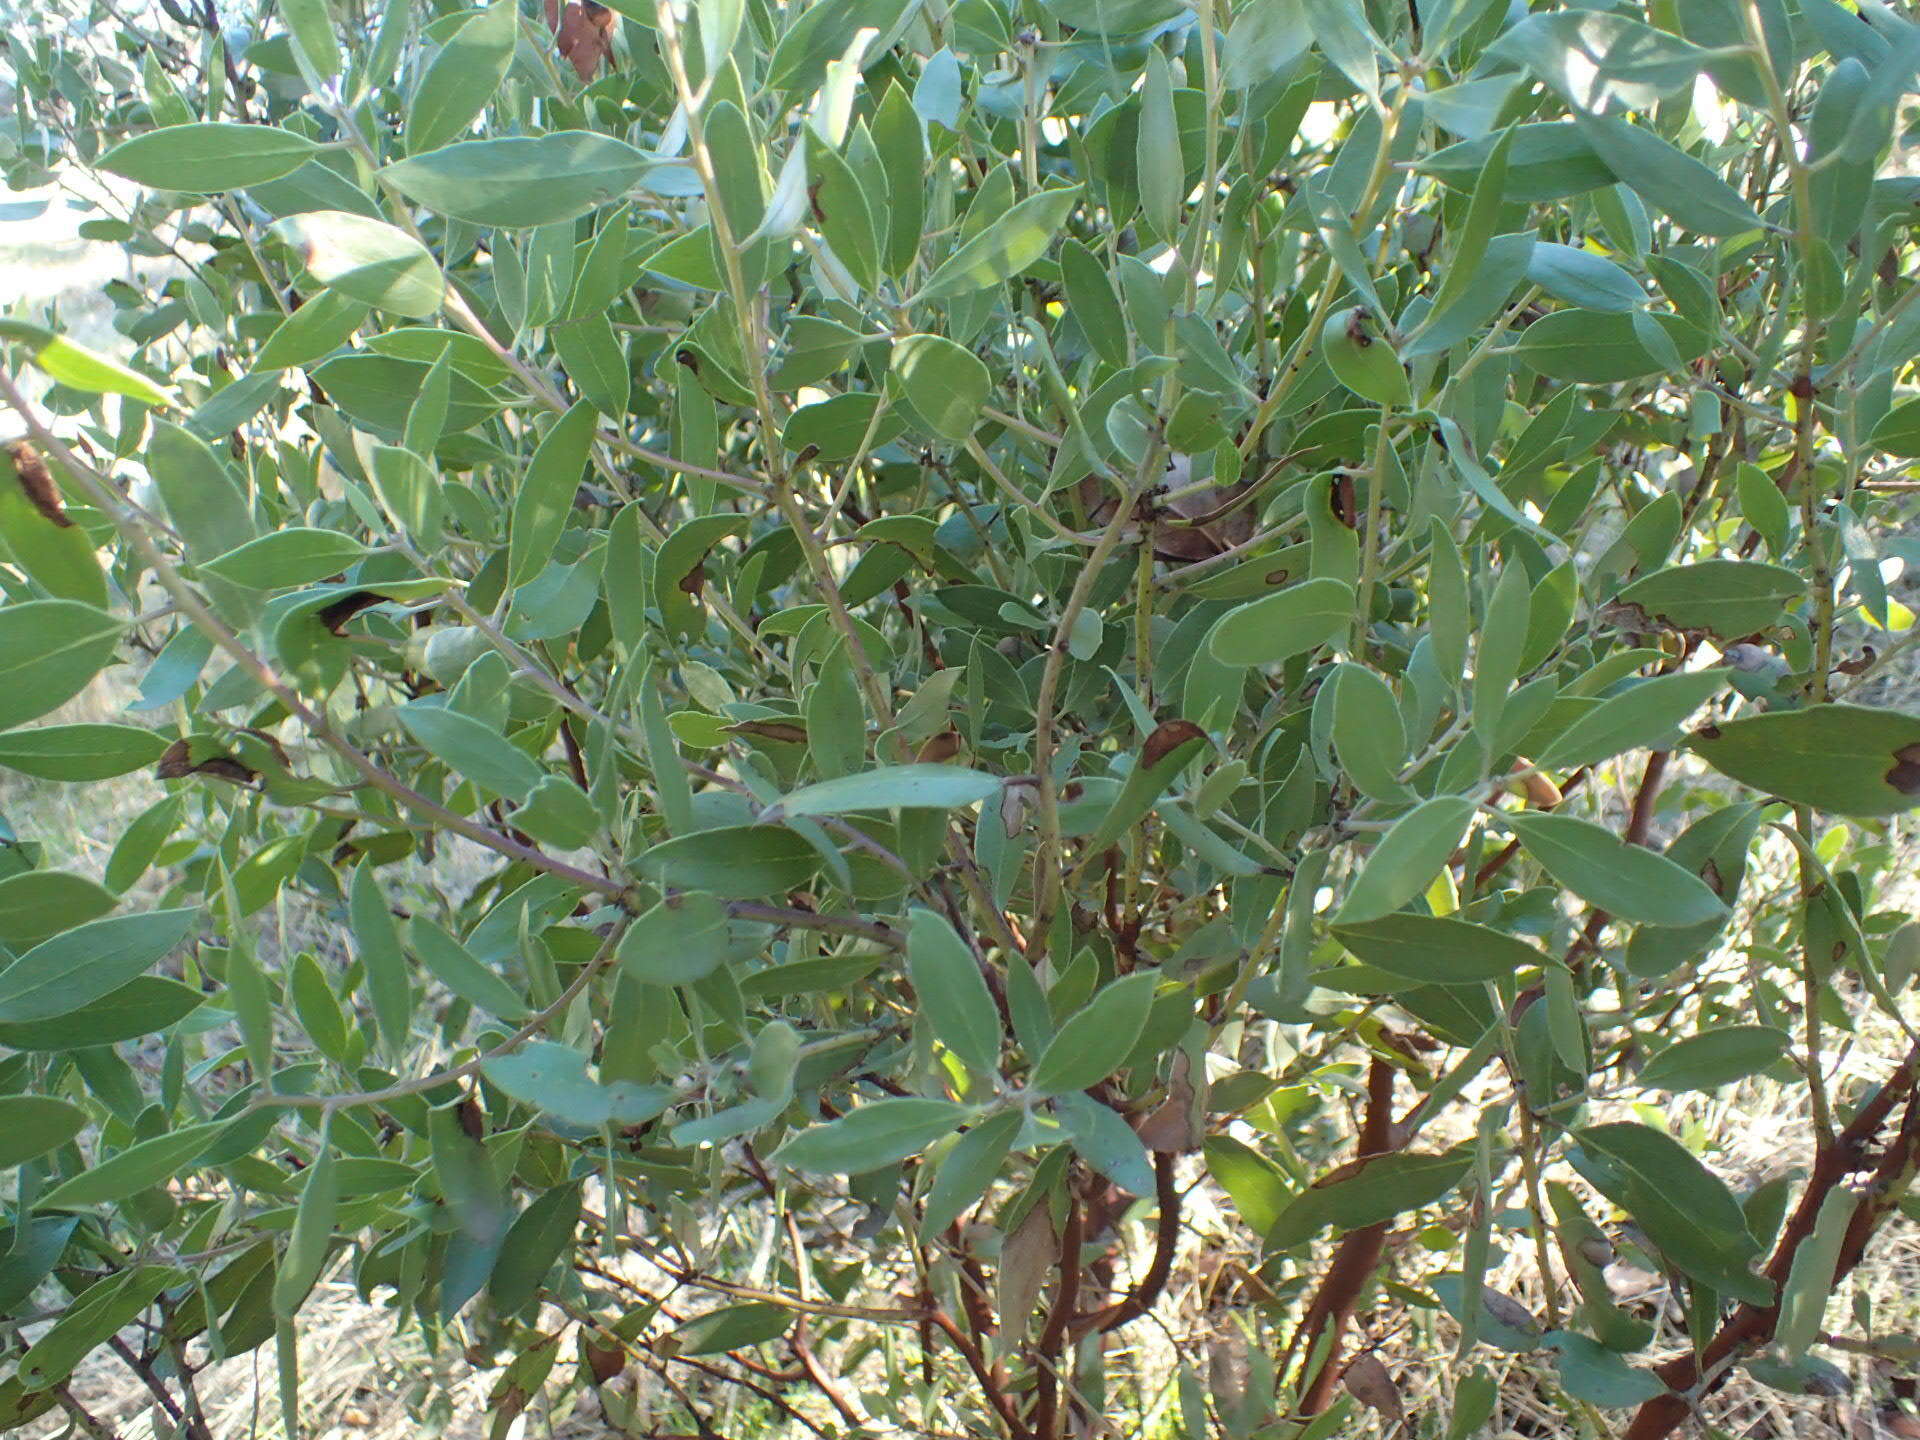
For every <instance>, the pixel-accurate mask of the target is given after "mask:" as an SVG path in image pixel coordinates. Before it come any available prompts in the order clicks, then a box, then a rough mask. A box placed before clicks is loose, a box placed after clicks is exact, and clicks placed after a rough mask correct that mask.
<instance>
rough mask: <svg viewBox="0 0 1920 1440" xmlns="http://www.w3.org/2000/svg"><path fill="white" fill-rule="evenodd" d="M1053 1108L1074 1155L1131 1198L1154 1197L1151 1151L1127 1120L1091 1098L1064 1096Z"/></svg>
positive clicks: (1058, 1099)
mask: <svg viewBox="0 0 1920 1440" xmlns="http://www.w3.org/2000/svg"><path fill="white" fill-rule="evenodd" d="M1053 1104H1054V1110H1055V1111H1056V1112H1057V1113H1058V1114H1059V1116H1060V1122H1061V1125H1062V1128H1064V1129H1065V1130H1066V1132H1067V1135H1068V1137H1069V1139H1071V1141H1072V1143H1073V1150H1074V1153H1075V1154H1076V1155H1078V1156H1079V1157H1080V1158H1081V1159H1082V1160H1083V1161H1085V1162H1086V1164H1087V1167H1088V1168H1089V1169H1091V1170H1092V1171H1094V1172H1095V1173H1096V1174H1099V1175H1104V1176H1105V1177H1106V1178H1107V1179H1109V1180H1111V1181H1112V1182H1113V1183H1114V1184H1115V1185H1118V1186H1119V1187H1120V1188H1121V1189H1122V1190H1124V1191H1126V1192H1127V1193H1128V1194H1130V1195H1151V1194H1153V1193H1154V1190H1155V1188H1156V1187H1155V1184H1154V1178H1153V1164H1152V1162H1151V1161H1150V1160H1148V1158H1147V1147H1146V1146H1145V1145H1144V1144H1143V1143H1142V1142H1141V1140H1140V1137H1139V1136H1138V1135H1136V1134H1135V1133H1134V1130H1133V1127H1132V1126H1131V1125H1129V1124H1128V1123H1127V1122H1126V1119H1125V1117H1123V1116H1122V1115H1121V1114H1120V1113H1119V1112H1118V1111H1117V1110H1114V1109H1113V1108H1112V1107H1111V1106H1108V1105H1103V1104H1101V1103H1100V1102H1099V1101H1098V1100H1095V1099H1094V1098H1093V1097H1092V1096H1091V1095H1080V1094H1071V1093H1070V1094H1066V1095H1061V1096H1059V1097H1057V1098H1056V1099H1055V1100H1054V1102H1053Z"/></svg>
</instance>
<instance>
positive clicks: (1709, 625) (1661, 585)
mask: <svg viewBox="0 0 1920 1440" xmlns="http://www.w3.org/2000/svg"><path fill="white" fill-rule="evenodd" d="M1806 590H1807V582H1806V580H1805V579H1804V578H1802V577H1801V576H1800V575H1797V574H1795V573H1794V572H1793V571H1791V570H1786V569H1782V568H1781V567H1780V566H1778V565H1762V564H1759V563H1757V562H1755V561H1750V560H1699V561H1696V562H1694V563H1693V564H1691V565H1673V566H1669V567H1668V568H1667V569H1665V570H1656V571H1654V572H1653V573H1652V574H1651V575H1646V576H1643V577H1642V578H1640V579H1638V580H1636V581H1634V582H1633V583H1632V584H1631V585H1629V586H1627V587H1626V589H1624V590H1622V591H1621V592H1620V593H1619V594H1618V595H1617V596H1615V597H1614V603H1615V604H1616V605H1632V606H1635V607H1636V608H1638V609H1639V610H1640V611H1641V612H1642V613H1643V614H1644V615H1645V616H1646V617H1647V618H1648V619H1650V620H1657V621H1659V622H1660V623H1662V624H1665V625H1669V626H1671V627H1672V628H1674V629H1676V630H1705V631H1707V632H1708V633H1710V634H1713V635H1716V636H1719V637H1720V638H1721V639H1723V640H1739V639H1743V638H1745V637H1746V636H1749V635H1756V634H1758V633H1759V632H1761V631H1763V630H1766V629H1767V628H1769V627H1770V626H1772V625H1774V624H1777V623H1778V622H1779V619H1780V612H1781V611H1782V610H1783V609H1785V608H1786V605H1787V602H1788V601H1790V600H1795V599H1798V598H1799V597H1800V596H1802V595H1804V594H1805V593H1806Z"/></svg>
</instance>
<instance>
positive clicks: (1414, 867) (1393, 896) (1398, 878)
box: [1333, 795, 1474, 925]
mask: <svg viewBox="0 0 1920 1440" xmlns="http://www.w3.org/2000/svg"><path fill="white" fill-rule="evenodd" d="M1473 808H1474V807H1473V802H1472V801H1471V800H1467V799H1464V798H1462V797H1460V796H1458V795H1441V796H1437V797H1435V798H1434V799H1432V800H1425V801H1422V802H1421V803H1420V804H1418V805H1416V806H1414V808H1413V809H1411V810H1409V811H1408V812H1407V813H1406V814H1404V815H1402V816H1401V817H1400V818H1399V819H1398V820H1396V821H1394V822H1393V828H1392V829H1391V830H1389V831H1387V833H1386V834H1385V835H1383V836H1381V837H1380V843H1379V844H1378V845H1375V846H1374V847H1373V853H1372V854H1371V855H1369V856H1368V857H1367V862H1366V864H1365V866H1364V867H1363V868H1362V869H1361V871H1360V874H1359V877H1358V878H1357V879H1355V880H1354V882H1353V885H1352V886H1351V888H1349V889H1348V891H1347V898H1346V900H1345V901H1344V902H1342V904H1341V906H1340V909H1339V910H1338V911H1337V912H1336V913H1335V915H1334V917H1333V920H1334V923H1335V924H1336V925H1360V924H1364V923H1366V922H1367V921H1369V920H1378V919H1380V918H1381V917H1382V916H1383V915H1389V914H1392V913H1393V912H1394V911H1395V910H1398V909H1399V908H1400V907H1401V906H1402V905H1404V904H1406V903H1407V902H1408V901H1409V900H1411V899H1413V897H1414V896H1416V895H1419V894H1422V893H1424V892H1425V890H1426V888H1427V886H1428V885H1430V884H1432V883H1433V877H1434V876H1435V875H1437V874H1439V873H1440V867H1441V866H1443V865H1445V864H1446V863H1447V858H1448V857H1449V856H1450V855H1452V854H1453V852H1454V850H1455V848H1456V847H1457V846H1458V845H1459V844H1460V837H1461V836H1462V835H1464V834H1466V831H1467V826H1468V825H1469V824H1470V823H1471V822H1472V820H1473Z"/></svg>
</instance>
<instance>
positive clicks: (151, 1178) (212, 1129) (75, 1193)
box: [38, 1120, 232, 1210]
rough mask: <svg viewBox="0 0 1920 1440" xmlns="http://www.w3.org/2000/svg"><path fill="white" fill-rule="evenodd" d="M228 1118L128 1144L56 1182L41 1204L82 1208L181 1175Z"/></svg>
mask: <svg viewBox="0 0 1920 1440" xmlns="http://www.w3.org/2000/svg"><path fill="white" fill-rule="evenodd" d="M230 1124H232V1122H231V1121H227V1120H209V1121H207V1122H205V1123H204V1124H200V1125H187V1126H183V1127H182V1128H181V1129H178V1130H172V1131H169V1132H168V1133H166V1134H164V1135H156V1136H155V1137H154V1138H153V1139H151V1140H142V1141H141V1142H140V1143H139V1144H137V1145H129V1146H128V1147H127V1148H126V1149H124V1150H122V1151H120V1152H119V1153H118V1154H115V1155H110V1156H108V1157H107V1158H106V1159H104V1160H97V1161H96V1162H95V1163H94V1165H93V1166H92V1168H90V1169H87V1170H82V1171H81V1172H80V1173H79V1174H78V1175H75V1176H73V1177H72V1178H71V1179H69V1180H65V1181H63V1182H61V1183H60V1184H58V1185H56V1186H54V1187H53V1189H51V1190H49V1191H48V1192H47V1193H46V1194H44V1195H42V1196H41V1197H40V1199H39V1202H38V1203H39V1206H40V1208H41V1209H43V1210H81V1209H85V1208H86V1207H87V1206H89V1205H105V1204H108V1203H110V1202H112V1201H115V1200H123V1199H125V1198H126V1197H127V1196H129V1195H133V1194H137V1193H138V1192H139V1191H142V1190H145V1189H148V1188H149V1187H151V1186H154V1185H159V1184H162V1183H163V1182H165V1181H168V1180H176V1179H179V1178H180V1177H181V1176H182V1175H183V1174H185V1173H186V1172H187V1171H189V1170H191V1169H192V1168H193V1162H194V1161H195V1160H197V1159H199V1158H200V1157H201V1156H202V1155H204V1154H205V1153H206V1152H207V1151H208V1150H209V1149H211V1148H212V1146H213V1142H214V1141H216V1140H218V1139H219V1138H220V1137H221V1136H222V1135H223V1134H225V1133H226V1131H227V1128H228V1126H229V1125H230Z"/></svg>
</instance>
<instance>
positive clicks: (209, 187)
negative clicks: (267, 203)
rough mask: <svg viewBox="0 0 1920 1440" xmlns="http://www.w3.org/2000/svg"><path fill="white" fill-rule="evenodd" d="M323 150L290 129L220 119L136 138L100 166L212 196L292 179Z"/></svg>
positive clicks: (160, 186)
mask: <svg viewBox="0 0 1920 1440" xmlns="http://www.w3.org/2000/svg"><path fill="white" fill-rule="evenodd" d="M319 148H320V147H319V146H317V145H315V144H314V143H313V141H311V140H309V139H307V137H306V136H304V135H296V134H294V133H293V132H292V131H291V130H280V129H276V128H275V127H274V126H271V125H236V124H233V123H231V122H228V121H220V120H215V121H206V122H204V123H196V124H191V125H169V126H166V127H165V128H163V129H160V130H149V131H147V132H146V133H145V134H144V135H135V136H134V137H133V138H132V139H131V140H123V141H121V142H120V143H119V144H118V145H116V146H114V147H113V148H112V149H111V150H109V151H107V153H106V154H104V155H102V156H101V157H100V159H99V161H98V162H97V163H98V164H99V166H100V168H101V169H102V170H110V171H112V172H113V173H114V174H115V175H123V176H125V177H126V178H127V179H129V180H132V181H133V182H135V183H136V184H139V185H145V186H147V187H148V188H150V189H154V190H178V191H181V192H183V193H186V194H194V195H211V194H216V193H218V192H219V191H222V190H244V189H246V188H247V187H249V186H252V185H264V184H266V183H267V182H268V181H270V180H278V179H280V178H281V177H282V176H285V175H291V174H292V173H293V172H294V171H295V170H298V169H299V168H300V167H301V166H302V165H304V164H306V163H307V161H308V160H309V159H311V158H312V157H313V155H314V154H315V153H316V152H317V151H318V150H319Z"/></svg>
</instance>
